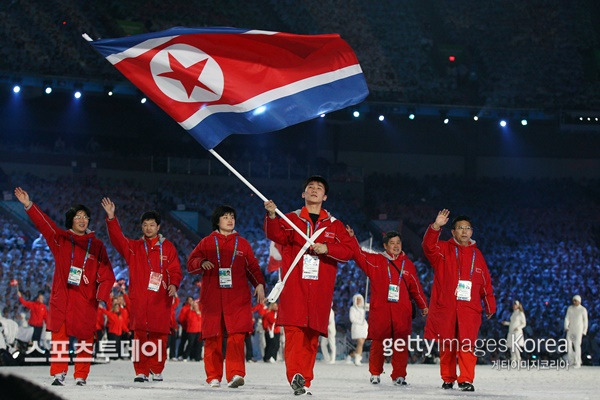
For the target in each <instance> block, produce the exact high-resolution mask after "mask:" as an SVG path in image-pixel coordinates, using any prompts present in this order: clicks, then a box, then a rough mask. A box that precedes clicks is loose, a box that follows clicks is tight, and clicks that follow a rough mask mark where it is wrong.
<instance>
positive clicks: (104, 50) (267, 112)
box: [91, 27, 369, 149]
mask: <svg viewBox="0 0 600 400" xmlns="http://www.w3.org/2000/svg"><path fill="white" fill-rule="evenodd" d="M91 44H92V46H94V48H95V49H96V50H97V51H98V52H100V53H101V54H102V55H103V56H104V57H106V59H107V60H108V61H109V62H110V63H111V64H113V65H114V66H115V67H116V68H117V69H118V70H119V71H121V73H123V75H125V77H126V78H127V79H129V80H130V81H131V82H132V83H133V84H134V85H135V86H137V87H138V88H139V89H140V90H141V91H142V92H144V93H145V94H146V95H147V96H148V97H149V98H150V99H152V101H154V103H156V104H157V105H158V106H159V107H161V108H162V109H163V110H164V111H166V112H167V113H168V114H169V115H170V116H171V117H172V118H173V119H175V121H177V122H178V123H179V124H180V125H181V126H182V127H183V128H184V129H186V130H188V131H189V133H190V134H191V135H192V136H194V138H195V139H196V140H198V142H200V144H202V146H204V147H205V148H206V149H212V148H214V147H215V146H216V145H218V144H219V143H220V142H221V141H222V140H223V139H225V138H226V137H227V136H229V135H230V134H232V133H250V134H252V133H262V132H270V131H274V130H278V129H282V128H284V127H286V126H289V125H293V124H296V123H299V122H302V121H306V120H309V119H312V118H315V117H317V116H319V115H320V114H322V113H327V112H330V111H334V110H339V109H342V108H344V107H347V106H350V105H353V104H357V103H359V102H361V101H362V100H363V99H364V98H365V97H366V96H367V95H368V93H369V91H368V89H367V84H366V82H365V79H364V76H363V73H362V69H361V68H360V65H359V63H358V60H357V58H356V55H355V54H354V52H353V51H352V49H351V48H350V46H349V45H348V44H347V43H346V42H345V41H344V40H342V39H341V38H340V36H339V35H337V34H329V35H294V34H289V33H281V32H267V31H256V30H243V29H237V28H182V27H176V28H171V29H168V30H166V31H162V32H155V33H147V34H142V35H135V36H128V37H124V38H118V39H103V40H97V41H93V42H91Z"/></svg>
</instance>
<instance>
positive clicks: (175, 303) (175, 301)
mask: <svg viewBox="0 0 600 400" xmlns="http://www.w3.org/2000/svg"><path fill="white" fill-rule="evenodd" d="M178 305H179V297H175V298H173V304H171V321H170V325H169V327H170V328H171V330H172V331H176V330H177V318H176V317H175V310H177V306H178Z"/></svg>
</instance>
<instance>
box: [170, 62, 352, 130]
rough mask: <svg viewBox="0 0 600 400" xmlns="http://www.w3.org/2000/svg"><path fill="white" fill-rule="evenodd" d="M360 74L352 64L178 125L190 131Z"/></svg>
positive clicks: (194, 116)
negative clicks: (212, 118)
mask: <svg viewBox="0 0 600 400" xmlns="http://www.w3.org/2000/svg"><path fill="white" fill-rule="evenodd" d="M361 73H362V69H361V68H360V64H354V65H350V66H348V67H344V68H340V69H338V70H335V71H330V72H326V73H324V74H320V75H315V76H311V77H309V78H305V79H301V80H299V81H296V82H293V83H290V84H288V85H285V86H280V87H278V88H275V89H271V90H269V91H266V92H263V93H261V94H259V95H257V96H255V97H253V98H251V99H248V100H246V101H244V102H242V103H239V104H233V105H232V104H217V105H214V106H206V107H204V108H201V109H200V110H198V111H196V112H195V113H194V114H192V115H191V116H190V117H189V118H188V119H186V120H185V121H182V122H180V123H179V125H181V126H182V127H183V128H184V129H186V130H190V129H192V128H193V127H195V126H196V125H198V124H199V123H200V122H202V121H203V120H204V119H205V118H207V117H209V116H211V115H212V114H216V113H221V112H238V113H244V112H247V111H251V110H254V109H256V108H258V107H260V106H263V105H265V104H267V103H270V102H272V101H275V100H279V99H281V98H284V97H287V96H291V95H294V94H296V93H300V92H303V91H305V90H308V89H312V88H314V87H317V86H321V85H326V84H328V83H331V82H335V81H338V80H340V79H344V78H348V77H350V76H354V75H358V74H361Z"/></svg>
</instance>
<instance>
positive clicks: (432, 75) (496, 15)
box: [0, 0, 600, 108]
mask: <svg viewBox="0 0 600 400" xmlns="http://www.w3.org/2000/svg"><path fill="white" fill-rule="evenodd" d="M597 14H598V11H597V7H596V6H595V5H594V3H593V1H591V0H585V1H577V2H562V1H559V0H536V1H532V2H531V1H529V2H486V3H479V4H477V6H476V7H474V6H473V2H471V1H468V0H458V1H451V2H449V1H444V0H435V1H430V2H410V1H401V2H398V1H392V0H382V1H376V2H363V1H359V0H349V1H346V2H344V4H343V6H340V4H339V2H337V1H333V0H326V1H323V0H320V1H317V0H302V1H292V0H269V1H266V2H264V1H263V2H258V1H248V2H245V3H244V6H243V7H240V6H239V3H237V2H235V1H233V0H223V1H219V2H212V1H206V0H192V1H186V2H170V3H165V2H160V1H158V0H149V1H145V2H143V3H142V2H135V1H129V2H122V1H117V0H106V1H102V2H94V3H90V2H74V1H70V0H58V1H55V2H46V1H40V0H36V1H25V0H10V1H5V2H3V3H2V4H1V5H0V34H1V35H2V37H6V38H11V40H10V41H5V43H3V46H2V47H1V48H0V56H1V57H0V71H6V72H20V73H33V74H47V75H57V76H67V77H82V78H95V79H109V80H121V79H122V78H121V77H120V75H119V74H118V72H117V71H116V70H115V69H114V68H113V67H112V66H111V65H110V64H109V63H108V62H106V61H105V60H104V59H103V58H102V57H101V56H99V55H98V54H96V53H95V52H94V51H93V50H92V48H91V46H89V45H88V44H87V43H86V42H85V41H84V40H83V39H82V38H81V34H82V33H84V32H86V33H88V34H89V35H90V36H91V37H92V38H94V39H97V38H108V37H120V36H125V35H128V34H134V33H142V32H150V31H158V30H163V29H167V28H170V27H173V26H189V27H202V26H235V27H240V28H248V29H264V30H271V31H287V32H293V33H298V34H320V33H334V32H335V33H339V34H341V36H342V37H343V38H344V39H346V40H347V41H348V43H349V44H350V45H351V46H352V47H353V49H354V50H355V52H356V54H357V56H358V58H359V61H360V62H361V66H362V68H363V70H364V73H365V76H366V78H367V82H368V83H369V87H370V89H371V99H372V100H385V101H397V102H410V103H438V104H472V105H486V106H492V107H535V108H540V107H553V108H560V107H571V108H589V107H591V108H597V107H599V106H600V96H598V93H600V90H598V89H599V87H598V86H599V79H598V76H599V74H600V72H599V71H600V65H598V61H597V57H596V56H595V52H596V51H597V49H598V47H599V37H598V30H597V29H596V26H597V25H598V18H599V16H598V15H597ZM450 55H453V56H454V57H455V59H454V61H450V60H449V58H448V57H449V56H450Z"/></svg>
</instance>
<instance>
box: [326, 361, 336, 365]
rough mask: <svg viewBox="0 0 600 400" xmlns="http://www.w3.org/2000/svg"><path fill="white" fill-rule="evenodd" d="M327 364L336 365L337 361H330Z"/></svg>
mask: <svg viewBox="0 0 600 400" xmlns="http://www.w3.org/2000/svg"><path fill="white" fill-rule="evenodd" d="M327 364H335V360H329V361H327Z"/></svg>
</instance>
